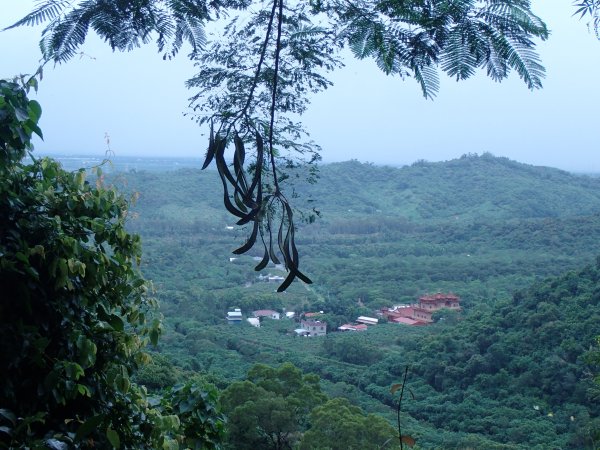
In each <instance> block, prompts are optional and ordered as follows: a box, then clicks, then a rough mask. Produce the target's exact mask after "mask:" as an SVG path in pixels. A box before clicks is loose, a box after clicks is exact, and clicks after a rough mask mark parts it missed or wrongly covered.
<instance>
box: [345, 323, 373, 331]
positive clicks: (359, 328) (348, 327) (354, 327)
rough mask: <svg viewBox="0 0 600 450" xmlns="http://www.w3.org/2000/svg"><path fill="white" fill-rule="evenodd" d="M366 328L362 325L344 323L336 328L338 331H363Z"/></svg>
mask: <svg viewBox="0 0 600 450" xmlns="http://www.w3.org/2000/svg"><path fill="white" fill-rule="evenodd" d="M367 328H368V327H367V326H366V325H364V324H357V325H354V324H351V323H346V324H344V325H342V326H340V327H338V330H340V331H365V330H366V329H367Z"/></svg>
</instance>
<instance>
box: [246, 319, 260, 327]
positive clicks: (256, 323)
mask: <svg viewBox="0 0 600 450" xmlns="http://www.w3.org/2000/svg"><path fill="white" fill-rule="evenodd" d="M246 320H247V321H248V323H249V324H250V325H252V326H253V327H256V328H260V320H259V319H258V318H256V317H248V318H247V319H246Z"/></svg>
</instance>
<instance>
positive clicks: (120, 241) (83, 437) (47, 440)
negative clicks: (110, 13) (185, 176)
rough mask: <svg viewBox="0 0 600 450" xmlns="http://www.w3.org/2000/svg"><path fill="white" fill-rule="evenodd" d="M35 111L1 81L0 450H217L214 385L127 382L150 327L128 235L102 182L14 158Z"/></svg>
mask: <svg viewBox="0 0 600 450" xmlns="http://www.w3.org/2000/svg"><path fill="white" fill-rule="evenodd" d="M28 85H33V86H35V81H31V82H29V83H28ZM40 115H41V108H40V105H39V104H38V103H37V102H35V101H30V100H28V98H27V95H26V91H25V90H24V89H23V87H21V86H20V85H19V84H18V83H15V82H10V81H5V80H0V150H1V151H2V153H1V154H0V286H2V290H3V291H2V296H1V297H0V299H1V300H0V353H1V354H2V362H1V363H0V378H1V379H2V387H1V388H0V448H16V447H28V448H31V447H33V448H48V447H49V448H55V449H62V448H67V446H68V445H75V446H77V447H78V448H98V447H102V448H111V447H114V448H120V447H123V448H157V447H162V446H163V445H164V446H166V447H167V448H177V447H178V445H179V444H182V445H186V446H188V445H192V446H194V445H204V446H206V447H208V448H214V447H218V445H219V437H220V433H221V430H222V428H223V424H222V421H221V419H220V417H219V415H218V413H217V411H216V409H215V400H216V396H215V393H214V392H212V393H211V391H210V389H209V390H206V391H205V392H204V391H202V395H200V392H199V391H200V387H199V386H193V385H187V386H183V387H180V388H176V389H174V390H173V391H171V392H169V394H168V395H165V396H163V397H162V398H158V399H156V401H155V400H151V399H149V398H148V397H147V395H146V391H145V388H143V387H139V386H136V385H135V384H133V383H132V382H131V381H130V376H131V375H132V374H133V372H134V371H135V370H136V368H137V367H138V365H140V364H143V363H145V362H147V361H148V360H149V356H148V355H147V354H146V353H144V352H143V347H144V346H145V345H146V344H147V343H150V342H151V343H152V344H154V345H156V343H157V341H158V338H159V335H160V332H161V322H160V318H159V317H158V315H157V314H156V311H155V310H156V302H155V300H154V299H153V298H152V297H151V290H150V286H149V285H148V284H147V282H146V281H145V280H144V279H143V278H142V277H141V276H140V274H139V271H138V270H137V265H138V264H139V258H140V239H139V236H138V235H132V234H130V233H128V232H127V231H126V229H125V219H126V217H127V214H126V212H127V206H128V204H127V201H126V199H125V198H124V197H123V196H122V195H120V194H118V193H117V191H116V189H115V188H109V187H106V186H104V185H103V184H102V181H101V178H99V179H98V182H97V183H96V186H94V185H92V184H90V183H89V182H87V181H86V180H85V175H86V173H85V171H84V170H79V171H76V172H66V171H64V170H63V169H62V168H61V167H60V165H59V164H58V163H57V162H56V161H53V160H51V159H48V158H43V159H36V158H34V157H33V155H31V154H29V158H30V159H31V160H32V162H31V163H27V162H25V160H24V159H23V158H24V156H25V155H26V154H27V153H28V151H29V150H30V149H31V137H32V135H33V133H36V134H38V135H40V136H41V131H40V130H39V128H38V126H37V122H38V119H39V117H40ZM98 175H100V170H99V169H98ZM207 417H210V418H211V421H207V420H202V421H200V418H203V419H206V418H207Z"/></svg>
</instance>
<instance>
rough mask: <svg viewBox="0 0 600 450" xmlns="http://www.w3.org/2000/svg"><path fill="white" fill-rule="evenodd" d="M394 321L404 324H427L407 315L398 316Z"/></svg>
mask: <svg viewBox="0 0 600 450" xmlns="http://www.w3.org/2000/svg"><path fill="white" fill-rule="evenodd" d="M394 323H402V324H404V325H427V324H426V323H425V322H421V321H419V320H414V319H409V318H408V317H398V318H397V319H396V320H394Z"/></svg>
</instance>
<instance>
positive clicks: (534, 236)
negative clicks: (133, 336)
mask: <svg viewBox="0 0 600 450" xmlns="http://www.w3.org/2000/svg"><path fill="white" fill-rule="evenodd" d="M292 175H294V174H292ZM302 177H303V174H299V178H302ZM291 178H292V179H294V178H296V177H295V176H292V177H291ZM112 180H114V182H115V183H116V184H118V185H119V186H121V187H124V188H125V189H127V190H129V191H131V192H136V193H137V194H136V196H137V197H138V200H137V203H136V205H135V208H134V209H133V212H132V213H131V220H130V221H129V226H130V228H131V229H132V230H133V231H137V232H139V233H140V234H141V235H142V241H143V246H144V259H143V272H144V274H145V276H146V277H148V278H151V279H152V280H153V281H154V284H155V286H156V288H157V296H158V297H159V300H160V301H161V305H162V312H163V314H164V316H165V332H164V337H163V339H162V341H161V345H160V347H159V350H160V352H161V353H162V354H163V355H164V356H165V357H166V359H157V360H156V362H155V364H154V365H153V366H151V367H150V368H149V369H148V370H147V371H146V372H145V373H143V374H142V380H141V381H142V382H145V383H146V384H148V385H152V386H154V388H160V387H164V386H168V385H169V383H172V382H174V381H176V380H178V379H179V380H181V379H182V377H183V378H185V376H186V375H185V374H186V373H194V372H195V373H201V374H204V376H205V377H207V378H208V379H209V380H211V381H213V382H214V383H216V384H217V385H218V386H219V387H220V388H222V389H225V388H227V387H228V386H229V385H230V384H231V383H232V382H234V381H236V380H239V379H243V378H245V376H246V373H247V371H248V370H249V369H250V368H251V367H252V365H253V364H255V363H257V362H262V363H266V364H271V365H279V364H281V363H284V362H292V363H293V364H294V365H296V366H297V367H299V368H301V369H302V370H303V371H304V372H305V373H309V372H314V373H317V374H318V375H319V376H320V377H321V379H322V382H321V384H322V386H323V389H324V391H325V393H326V394H328V395H329V396H333V397H344V398H347V399H349V400H350V402H352V403H353V404H355V405H358V406H360V407H361V408H363V410H365V411H367V412H371V413H376V414H378V415H380V416H383V417H385V418H387V419H389V420H390V421H392V422H393V419H394V411H393V406H394V401H395V400H394V398H393V396H392V394H391V393H390V391H389V387H390V385H391V384H393V383H396V382H399V381H400V379H401V377H402V374H403V371H404V368H405V367H406V366H407V365H408V366H410V368H411V369H410V372H409V383H408V387H410V390H411V392H412V393H413V394H414V398H413V397H412V396H410V395H407V397H406V398H405V402H404V405H405V408H404V409H405V412H404V414H405V416H404V417H405V422H406V423H405V426H406V427H407V428H409V429H410V433H411V434H412V435H413V436H414V437H415V438H416V439H417V443H418V444H417V445H418V446H419V448H467V447H471V448H486V449H487V448H511V449H530V448H538V449H548V448H594V447H593V446H594V445H595V444H594V443H593V442H594V441H593V440H594V439H596V438H597V430H598V429H599V428H600V424H599V423H598V419H597V417H598V413H599V411H598V408H597V404H596V402H595V401H594V400H593V399H592V398H591V394H590V392H589V390H590V389H591V388H592V386H593V385H592V382H591V374H593V373H595V371H596V370H597V368H595V367H594V366H593V365H592V364H588V363H587V362H586V361H587V360H588V359H587V358H588V356H589V354H590V353H589V352H590V349H594V348H595V347H594V345H595V340H594V339H595V336H596V335H598V334H600V328H599V327H598V325H597V324H598V322H599V319H600V305H599V304H598V301H597V300H598V298H600V297H598V292H600V285H599V284H598V281H599V277H600V275H599V273H598V268H597V266H596V265H595V261H596V255H598V254H600V214H599V213H600V189H599V188H600V180H598V179H596V178H592V177H586V176H577V175H572V174H569V173H566V172H563V171H559V170H555V169H549V168H540V167H533V166H528V165H524V164H520V163H517V162H514V161H509V160H507V159H505V158H495V157H493V156H491V155H483V156H475V155H470V156H465V157H463V158H460V159H457V160H453V161H449V162H444V163H426V162H419V163H415V164H413V165H412V166H409V167H403V168H391V167H377V166H373V165H370V164H360V163H358V162H348V163H340V164H332V165H326V166H323V167H322V169H321V178H320V180H319V182H318V183H317V184H316V185H308V186H305V185H302V184H301V183H296V186H295V189H296V190H297V193H298V194H299V198H298V199H297V201H298V204H299V205H301V206H302V207H304V208H307V209H308V208H312V207H315V208H316V209H318V210H320V211H321V213H322V218H321V219H318V220H317V222H316V223H314V224H310V225H309V224H303V225H302V226H301V229H300V230H299V231H298V234H297V236H298V245H299V251H300V254H301V258H302V268H303V270H304V271H306V272H307V273H308V274H309V275H310V276H311V278H312V279H313V280H314V281H315V284H314V285H312V286H306V285H303V284H301V283H294V284H293V285H292V287H291V289H289V291H288V292H286V293H284V294H276V293H275V292H274V289H275V288H276V286H277V285H276V284H271V283H266V282H263V281H259V280H258V275H259V274H258V273H256V272H254V271H253V267H254V265H255V264H256V262H255V261H253V260H252V258H251V257H249V256H245V257H235V258H236V259H231V258H232V257H234V255H232V254H231V250H232V249H233V248H236V247H237V246H238V245H239V244H240V243H241V242H242V241H243V240H244V238H245V232H244V231H243V230H241V231H240V230H238V229H236V228H233V229H230V227H231V226H233V222H234V221H233V220H232V219H231V218H230V217H228V216H227V213H226V212H224V210H223V208H222V205H221V196H222V193H221V191H220V184H219V180H218V177H217V175H216V173H214V172H200V171H196V170H182V171H177V172H162V173H160V172H154V173H146V172H129V173H121V174H118V175H116V176H114V177H112ZM307 199H310V200H311V201H310V202H307V201H306V200H307ZM257 256H258V255H257ZM584 266H587V268H586V269H584V270H580V269H579V268H581V267H584ZM569 270H571V271H570V272H568V273H567V274H566V275H561V274H563V273H565V272H566V271H569ZM264 273H265V274H266V273H272V274H281V273H282V272H281V271H280V270H279V269H277V268H275V267H272V266H271V267H268V268H267V269H265V271H264ZM548 277H555V278H548ZM556 277H557V278H556ZM437 291H452V292H454V293H456V294H458V295H459V296H460V297H461V298H462V299H463V301H462V305H463V306H464V311H463V313H462V314H460V315H455V314H450V315H446V316H445V317H443V319H444V320H441V321H440V322H438V323H436V324H434V325H431V326H428V327H419V328H411V327H406V326H403V325H397V324H381V325H377V326H375V327H371V328H369V330H368V331H367V332H365V333H357V334H342V333H330V334H329V335H328V336H327V337H325V338H311V339H300V338H295V337H293V336H292V335H291V334H290V332H291V330H293V329H294V328H296V327H297V325H296V324H295V323H294V322H293V321H290V320H280V321H269V320H265V321H263V323H262V327H261V328H259V329H256V328H253V327H250V326H246V325H242V326H239V327H234V326H228V325H227V324H226V323H225V322H226V321H225V320H224V317H225V315H226V312H227V310H228V309H229V308H232V307H239V308H241V309H242V311H243V313H244V315H247V314H249V313H250V312H251V311H252V310H255V309H259V308H272V309H278V310H282V309H283V308H286V310H288V311H296V312H301V311H323V312H324V314H323V316H321V318H322V319H323V320H326V321H327V323H328V325H329V329H330V330H331V329H335V328H336V327H337V326H339V325H340V324H342V323H346V322H348V321H352V320H354V319H355V318H356V317H357V316H358V315H373V314H374V309H376V308H379V307H382V306H391V305H393V304H398V303H405V302H414V301H415V300H416V298H417V297H418V296H419V295H422V294H424V293H428V292H437ZM161 361H162V362H161ZM172 363H174V364H175V367H171V364H172ZM160 373H162V374H163V375H161V376H159V375H158V374H160ZM232 408H233V407H232ZM232 411H233V409H232Z"/></svg>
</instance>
